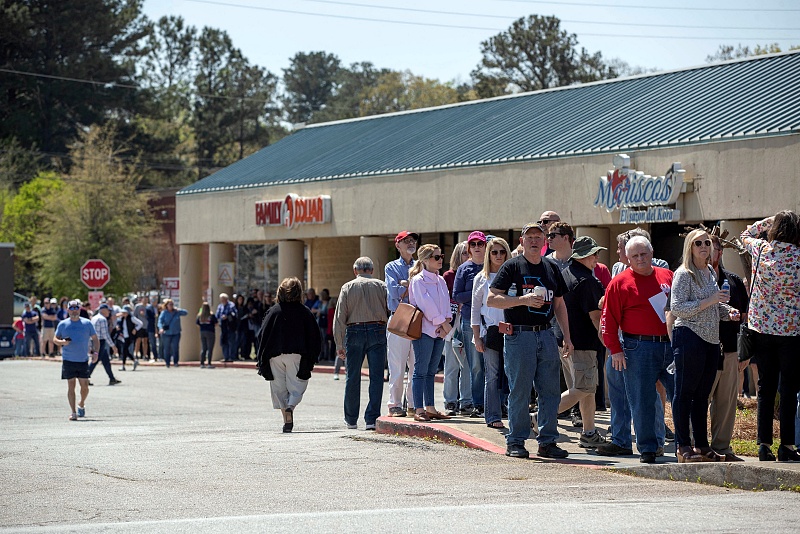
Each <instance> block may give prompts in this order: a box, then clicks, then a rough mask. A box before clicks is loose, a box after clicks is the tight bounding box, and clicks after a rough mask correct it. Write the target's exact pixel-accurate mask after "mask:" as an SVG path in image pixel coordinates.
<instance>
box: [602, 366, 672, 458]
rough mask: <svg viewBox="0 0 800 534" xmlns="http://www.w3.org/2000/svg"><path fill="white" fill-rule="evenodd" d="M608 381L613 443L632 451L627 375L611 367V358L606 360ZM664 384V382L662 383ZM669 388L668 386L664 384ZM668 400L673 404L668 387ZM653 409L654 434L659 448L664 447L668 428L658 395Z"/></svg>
mask: <svg viewBox="0 0 800 534" xmlns="http://www.w3.org/2000/svg"><path fill="white" fill-rule="evenodd" d="M606 381H607V383H608V400H609V402H611V436H612V437H611V443H613V444H615V445H617V446H619V447H623V448H626V449H630V448H632V447H633V439H632V437H631V405H630V404H628V397H627V395H626V394H625V374H624V373H623V372H622V371H617V370H616V369H614V367H613V366H612V365H611V356H609V357H608V358H606ZM662 384H663V381H662ZM664 387H667V384H664ZM667 399H669V400H670V402H672V390H671V389H670V388H669V387H667ZM653 409H654V410H655V413H656V419H655V421H654V429H653V430H654V432H655V433H656V438H658V446H659V447H663V446H664V438H665V432H666V427H664V405H663V404H661V397H659V396H658V395H656V400H655V405H654V406H653Z"/></svg>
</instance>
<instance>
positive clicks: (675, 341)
mask: <svg viewBox="0 0 800 534" xmlns="http://www.w3.org/2000/svg"><path fill="white" fill-rule="evenodd" d="M672 352H673V354H674V356H675V397H674V398H673V400H672V419H673V421H674V424H675V447H676V448H678V447H691V445H692V440H691V437H690V435H689V420H691V422H692V430H693V431H694V432H693V433H694V446H695V447H698V448H703V447H708V398H709V397H710V396H711V388H712V387H713V386H714V379H716V377H717V368H718V367H719V360H720V356H721V355H720V349H719V344H716V345H715V344H713V343H709V342H707V341H705V340H703V339H702V338H701V337H700V336H698V335H697V334H695V333H694V332H692V330H691V329H689V328H688V327H686V326H678V327H676V328H675V330H673V332H672Z"/></svg>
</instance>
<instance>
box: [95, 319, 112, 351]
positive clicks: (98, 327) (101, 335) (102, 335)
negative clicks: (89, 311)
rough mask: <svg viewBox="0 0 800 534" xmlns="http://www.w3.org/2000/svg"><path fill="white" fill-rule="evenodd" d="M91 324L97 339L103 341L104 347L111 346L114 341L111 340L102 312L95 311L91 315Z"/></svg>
mask: <svg viewBox="0 0 800 534" xmlns="http://www.w3.org/2000/svg"><path fill="white" fill-rule="evenodd" d="M92 325H93V326H94V330H95V332H97V339H99V340H100V341H105V342H106V347H113V346H114V342H113V341H112V340H111V336H110V335H109V332H108V321H107V320H106V318H105V317H103V314H102V313H96V314H95V315H94V317H92Z"/></svg>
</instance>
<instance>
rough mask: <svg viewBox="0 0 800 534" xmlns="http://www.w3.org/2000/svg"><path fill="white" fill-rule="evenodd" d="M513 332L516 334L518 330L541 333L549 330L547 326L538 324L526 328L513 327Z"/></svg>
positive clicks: (522, 326) (523, 326)
mask: <svg viewBox="0 0 800 534" xmlns="http://www.w3.org/2000/svg"><path fill="white" fill-rule="evenodd" d="M513 328H514V331H515V332H516V331H517V330H519V331H520V332H541V331H542V330H547V329H548V328H550V325H549V324H540V325H537V326H526V325H513Z"/></svg>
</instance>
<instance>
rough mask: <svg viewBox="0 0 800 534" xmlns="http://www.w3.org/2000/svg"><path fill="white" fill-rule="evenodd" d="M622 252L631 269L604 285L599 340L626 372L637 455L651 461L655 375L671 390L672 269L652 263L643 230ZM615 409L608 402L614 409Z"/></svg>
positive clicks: (654, 444)
mask: <svg viewBox="0 0 800 534" xmlns="http://www.w3.org/2000/svg"><path fill="white" fill-rule="evenodd" d="M625 254H626V256H627V258H628V261H629V262H630V269H626V270H625V271H623V272H622V273H620V274H619V275H618V276H617V277H615V278H614V279H613V280H612V281H611V284H609V286H608V288H607V289H606V295H605V306H604V308H603V316H602V321H601V325H602V326H601V329H602V334H603V344H604V345H605V346H606V347H608V349H609V351H610V352H611V364H612V367H613V368H614V369H615V370H616V371H621V372H622V373H623V375H624V379H625V392H626V396H627V399H628V402H629V403H630V406H631V412H632V415H633V426H634V429H635V430H636V446H637V448H638V449H639V454H640V458H639V461H640V462H642V463H655V461H656V453H657V450H658V447H659V443H658V438H657V436H656V431H655V426H656V421H657V415H656V408H655V404H656V402H657V399H658V393H657V392H656V381H657V380H660V381H661V382H662V383H665V384H667V385H668V387H667V389H668V390H669V389H671V386H672V380H673V377H672V375H671V374H669V373H668V372H667V367H668V366H669V365H670V364H671V363H672V361H673V356H672V347H671V345H670V340H669V337H668V335H667V310H668V308H669V294H670V288H671V287H672V271H670V270H669V269H662V268H661V267H654V266H653V265H652V260H653V246H652V245H651V244H650V242H649V241H648V240H647V239H645V238H644V237H642V236H635V237H632V238H631V239H630V240H629V241H628V242H627V244H626V245H625ZM620 332H621V336H620ZM613 409H614V408H613V406H612V413H613ZM615 438H616V436H615ZM612 444H613V442H612ZM612 444H609V445H606V446H600V447H598V448H597V452H598V453H599V454H604V453H607V452H609V451H607V450H606V449H607V448H609V446H610V445H612ZM620 448H621V447H620ZM626 452H627V453H628V454H630V452H629V451H626ZM618 454H619V452H618Z"/></svg>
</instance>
